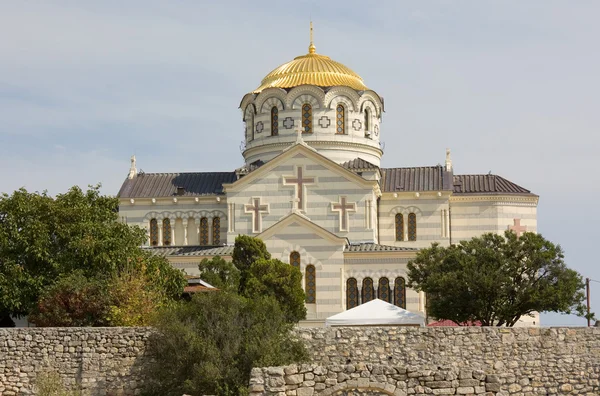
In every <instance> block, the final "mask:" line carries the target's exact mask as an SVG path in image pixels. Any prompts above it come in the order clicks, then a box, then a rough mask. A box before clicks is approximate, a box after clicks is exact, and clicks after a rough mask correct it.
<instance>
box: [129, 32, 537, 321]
mask: <svg viewBox="0 0 600 396" xmlns="http://www.w3.org/2000/svg"><path fill="white" fill-rule="evenodd" d="M240 110H241V116H242V119H243V122H244V125H245V132H244V143H243V154H242V155H243V157H244V164H243V166H241V167H240V168H238V169H235V170H225V171H224V172H194V173H143V172H138V171H137V168H136V163H135V158H134V157H132V159H131V169H130V171H129V175H128V177H127V178H126V179H125V181H124V183H123V185H122V187H121V189H120V191H119V194H118V196H119V200H120V209H119V211H120V216H121V218H122V219H123V220H124V221H126V222H127V223H128V224H131V225H139V226H140V227H143V228H145V229H146V230H147V235H148V240H147V248H148V249H150V250H152V251H153V252H155V253H156V254H160V255H163V256H165V257H166V258H167V259H168V260H169V261H170V262H171V263H172V264H173V266H175V267H176V268H180V269H183V270H184V271H185V272H186V273H187V274H188V275H198V264H199V263H200V261H202V260H203V259H205V258H212V257H214V256H217V255H219V256H221V257H223V258H225V259H231V255H232V253H233V243H234V241H235V238H236V236H237V235H240V234H246V235H251V236H255V237H258V238H260V239H262V240H263V241H264V242H265V244H266V246H267V248H268V250H269V252H270V253H271V255H272V257H273V258H277V259H280V260H282V261H284V262H286V263H289V264H290V265H293V266H296V267H298V268H299V269H300V271H301V272H302V274H303V287H304V289H305V292H306V308H307V312H308V314H307V320H306V321H304V322H303V323H301V325H303V326H320V325H323V323H324V321H325V318H327V317H329V316H331V315H334V314H337V313H339V312H342V311H344V310H346V309H349V308H353V307H355V306H357V305H360V304H362V303H364V302H367V301H370V300H372V299H374V298H379V299H381V300H385V301H388V302H390V303H392V304H395V305H397V306H400V307H402V308H405V309H407V310H409V311H412V312H416V313H422V314H423V313H424V311H425V295H424V294H423V293H419V292H416V291H415V290H412V289H410V288H407V287H406V279H407V275H406V273H407V268H406V265H407V263H408V261H410V260H411V259H412V258H414V257H415V255H416V253H417V252H418V251H419V249H422V248H426V247H429V246H430V245H431V243H432V242H438V243H439V244H441V245H442V246H448V245H449V244H452V243H457V242H459V241H461V240H464V239H468V238H472V237H475V236H479V235H481V234H483V233H487V232H494V233H504V231H505V230H507V229H509V230H513V231H514V232H516V233H517V234H519V233H522V232H524V231H532V232H536V228H537V203H538V196H537V195H535V194H533V193H531V192H530V191H529V190H527V189H525V188H523V187H521V186H519V185H517V184H515V183H513V182H511V181H509V180H507V179H505V178H503V177H501V176H499V175H494V174H471V175H460V174H454V171H453V166H452V160H451V156H450V150H446V155H445V161H443V163H444V164H443V165H436V166H418V167H398V168H382V167H381V166H380V164H381V158H382V156H383V149H382V145H381V143H380V138H381V135H382V134H385V133H386V131H385V128H383V125H382V113H383V112H384V110H385V109H384V101H383V98H382V97H381V96H379V94H378V93H377V92H375V91H374V90H372V89H370V88H368V87H367V85H365V82H364V81H363V80H362V78H361V77H360V76H359V75H358V74H356V73H355V72H354V71H352V70H351V69H350V68H348V67H347V66H345V65H342V64H341V63H338V62H336V61H334V60H332V59H331V58H329V57H328V56H325V55H322V54H319V53H317V51H316V48H315V46H314V44H313V42H312V27H311V42H310V46H309V47H308V53H307V54H305V55H301V56H298V57H296V58H294V59H293V60H291V61H289V62H287V63H284V64H283V65H281V66H279V67H277V68H276V69H274V70H273V71H272V72H270V73H269V74H267V75H266V77H265V78H264V79H263V80H262V81H261V83H260V84H259V86H258V87H257V88H256V89H255V90H254V91H253V92H250V93H248V94H246V95H245V96H244V97H243V98H242V100H241V102H240ZM207 143H208V142H207ZM390 151H393V149H392V150H390ZM391 154H392V155H393V154H395V153H393V152H392V153H391ZM442 159H443V153H441V155H440V160H442ZM398 165H406V164H398ZM521 324H522V325H539V317H537V316H536V317H533V318H523V319H522V322H521Z"/></svg>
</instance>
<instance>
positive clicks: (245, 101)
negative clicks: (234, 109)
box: [239, 93, 256, 111]
mask: <svg viewBox="0 0 600 396" xmlns="http://www.w3.org/2000/svg"><path fill="white" fill-rule="evenodd" d="M254 98H256V95H255V94H252V93H249V94H246V95H244V97H243V98H242V101H241V102H240V107H239V108H240V109H242V111H245V110H246V107H247V106H248V105H249V104H250V103H252V102H254Z"/></svg>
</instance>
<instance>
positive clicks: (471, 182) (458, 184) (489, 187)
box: [454, 174, 535, 195]
mask: <svg viewBox="0 0 600 396" xmlns="http://www.w3.org/2000/svg"><path fill="white" fill-rule="evenodd" d="M454 193H455V194H531V195H535V194H532V193H531V191H529V190H527V189H526V188H523V187H521V186H519V185H517V184H515V183H513V182H511V181H509V180H506V179H505V178H503V177H500V176H498V175H491V174H489V175H455V176H454Z"/></svg>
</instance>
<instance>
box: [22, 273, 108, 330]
mask: <svg viewBox="0 0 600 396" xmlns="http://www.w3.org/2000/svg"><path fill="white" fill-rule="evenodd" d="M110 305H111V298H110V296H109V294H108V281H107V280H106V279H99V278H88V277H86V276H85V275H83V273H82V271H75V272H72V273H70V274H68V275H65V276H62V277H60V278H59V280H58V281H57V282H56V283H54V284H52V285H51V286H49V288H48V289H47V290H46V291H45V292H44V293H43V294H42V295H41V297H40V300H39V302H38V304H37V306H36V307H35V309H34V310H33V312H32V314H31V315H30V316H29V321H30V322H32V323H34V324H35V325H36V326H38V327H71V326H72V327H86V326H109V321H108V316H109V312H110Z"/></svg>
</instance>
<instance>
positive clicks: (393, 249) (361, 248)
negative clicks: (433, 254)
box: [346, 243, 419, 252]
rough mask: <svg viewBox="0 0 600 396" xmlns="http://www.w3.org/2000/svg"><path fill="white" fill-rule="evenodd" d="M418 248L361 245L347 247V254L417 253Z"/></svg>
mask: <svg viewBox="0 0 600 396" xmlns="http://www.w3.org/2000/svg"><path fill="white" fill-rule="evenodd" d="M418 250H419V249H417V248H407V247H400V246H389V245H379V244H377V243H360V244H352V245H348V246H346V252H413V251H414V252H416V251H418Z"/></svg>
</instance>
